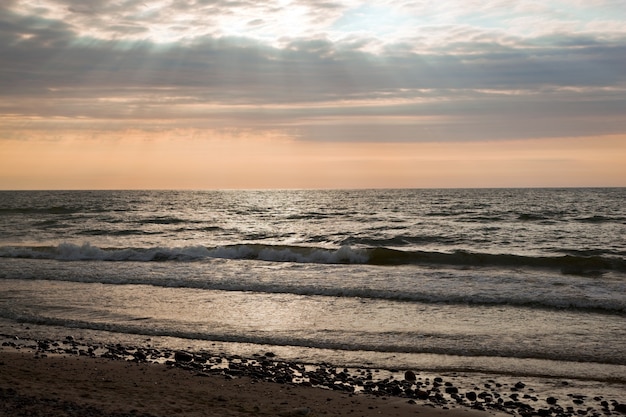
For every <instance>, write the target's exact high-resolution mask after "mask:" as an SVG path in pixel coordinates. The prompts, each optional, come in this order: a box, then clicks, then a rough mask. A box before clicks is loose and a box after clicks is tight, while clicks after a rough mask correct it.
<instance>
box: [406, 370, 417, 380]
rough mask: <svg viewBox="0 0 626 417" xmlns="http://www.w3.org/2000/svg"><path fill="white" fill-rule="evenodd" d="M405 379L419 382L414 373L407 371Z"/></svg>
mask: <svg viewBox="0 0 626 417" xmlns="http://www.w3.org/2000/svg"><path fill="white" fill-rule="evenodd" d="M404 379H406V380H407V381H417V376H416V375H415V372H413V371H406V372H405V373H404Z"/></svg>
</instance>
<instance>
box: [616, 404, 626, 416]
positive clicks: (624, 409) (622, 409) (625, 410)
mask: <svg viewBox="0 0 626 417" xmlns="http://www.w3.org/2000/svg"><path fill="white" fill-rule="evenodd" d="M614 411H617V412H618V413H622V414H626V404H625V403H621V404H620V403H616V404H615V408H614Z"/></svg>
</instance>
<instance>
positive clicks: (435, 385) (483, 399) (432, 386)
mask: <svg viewBox="0 0 626 417" xmlns="http://www.w3.org/2000/svg"><path fill="white" fill-rule="evenodd" d="M34 343H36V344H24V343H23V342H22V343H16V342H13V341H5V342H4V343H3V344H2V345H3V346H12V347H15V348H18V349H19V348H22V347H26V348H31V349H33V350H35V351H36V353H35V354H36V355H38V356H45V355H47V354H72V355H81V356H90V357H102V358H108V359H113V360H127V361H134V362H139V363H143V362H146V363H165V364H166V365H168V366H172V367H178V368H182V369H186V370H190V371H193V372H195V374H196V375H197V376H200V377H201V376H208V375H215V374H220V375H223V376H224V377H226V378H236V377H242V376H246V377H249V378H252V379H253V380H256V381H271V382H276V383H281V384H301V385H305V386H316V387H325V388H328V389H333V390H340V391H345V392H348V393H366V394H371V395H376V396H382V397H404V398H407V399H408V402H410V403H416V400H418V401H420V402H421V403H426V404H431V405H433V406H438V407H443V408H449V407H450V406H454V407H456V406H464V407H470V408H474V409H478V410H496V411H501V412H505V413H508V414H518V415H521V416H523V417H531V416H539V417H574V416H576V417H584V416H588V417H601V416H609V415H614V414H626V403H619V402H618V401H616V400H607V399H605V398H602V397H594V398H592V399H590V398H587V397H585V396H583V395H576V394H569V395H568V396H569V398H568V399H567V400H568V401H567V402H568V403H569V404H573V405H566V406H562V405H560V404H559V402H560V401H559V399H557V398H555V397H547V398H545V399H540V398H539V397H538V396H536V395H534V393H533V391H534V390H533V389H532V388H530V387H526V384H524V383H523V382H518V383H516V384H515V385H514V386H504V385H503V384H499V383H497V382H496V381H494V380H488V381H487V382H486V383H484V384H483V386H482V387H479V386H473V387H471V389H465V390H463V392H462V391H461V390H460V389H459V388H458V387H457V386H455V385H454V384H453V383H452V382H450V381H444V379H443V378H441V377H435V378H432V379H430V378H422V377H420V376H419V375H417V374H416V373H415V372H413V371H410V370H409V371H406V372H404V374H403V376H402V377H394V376H393V375H394V374H400V375H402V373H401V372H400V371H399V370H390V372H389V373H390V375H391V376H390V377H387V378H381V377H378V375H377V374H378V373H379V372H380V371H379V370H376V369H353V370H349V369H347V368H344V369H338V368H336V367H334V366H331V365H328V364H321V365H304V364H299V363H293V362H287V361H280V360H276V358H275V355H274V354H273V353H272V352H266V353H264V354H257V355H254V357H253V358H243V357H241V356H237V355H231V356H216V355H214V354H210V353H206V352H186V351H174V350H160V349H155V348H152V347H131V346H123V345H121V344H101V345H92V346H88V345H85V344H82V343H79V342H78V341H76V340H75V339H74V338H73V337H72V336H68V337H67V338H66V339H65V340H63V341H61V342H55V341H36V342H34Z"/></svg>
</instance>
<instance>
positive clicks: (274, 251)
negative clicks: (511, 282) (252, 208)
mask: <svg viewBox="0 0 626 417" xmlns="http://www.w3.org/2000/svg"><path fill="white" fill-rule="evenodd" d="M0 257H4V258H32V259H53V260H60V261H118V262H121V261H137V262H154V261H156V262H164V261H194V260H200V259H206V258H223V259H249V260H262V261H269V262H295V263H319V264H369V265H379V266H398V265H412V264H414V265H447V266H454V267H529V268H547V269H556V270H560V271H561V272H562V273H564V274H573V275H589V276H593V275H601V274H603V273H604V272H606V271H609V270H614V271H619V272H626V260H625V259H623V258H621V257H615V256H607V255H606V254H605V255H601V254H598V252H594V254H593V255H588V254H586V253H584V252H581V253H573V254H572V253H570V254H566V255H562V256H525V255H515V254H493V253H476V252H469V251H463V250H457V251H454V252H428V251H408V250H407V251H404V250H399V249H391V248H386V247H372V248H353V247H350V246H341V247H339V248H335V249H329V248H320V247H310V246H294V245H267V244H236V245H226V246H218V247H213V248H207V247H204V246H186V247H175V248H168V247H154V248H99V247H96V246H92V245H90V244H89V243H85V244H83V245H76V244H73V243H61V244H59V245H58V246H5V247H0Z"/></svg>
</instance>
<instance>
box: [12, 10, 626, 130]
mask: <svg viewBox="0 0 626 417" xmlns="http://www.w3.org/2000/svg"><path fill="white" fill-rule="evenodd" d="M590 4H591V5H590ZM387 6H388V11H386V12H385V19H383V20H385V21H386V22H387V23H386V24H385V25H381V26H380V27H379V28H377V29H376V30H370V29H368V26H370V27H371V26H372V20H371V19H372V18H373V17H376V16H375V14H376V13H382V12H381V10H382V8H375V7H372V6H367V4H365V3H360V2H356V1H345V2H323V3H318V2H312V1H310V0H301V1H294V2H290V3H282V2H280V3H279V2H260V1H259V2H257V1H253V0H241V1H227V0H212V1H211V0H186V1H171V0H167V1H166V0H159V1H156V0H155V1H139V0H137V1H125V2H120V1H111V2H100V1H82V0H81V1H78V0H41V1H40V2H38V5H37V6H33V5H31V3H30V2H27V1H25V0H12V1H11V2H8V3H4V5H3V6H0V57H1V58H2V62H3V65H2V67H1V68H0V99H1V100H0V117H2V120H4V121H5V122H6V123H5V130H6V129H9V127H6V126H10V128H15V129H17V126H18V125H19V123H21V122H18V121H16V122H15V123H14V122H13V121H14V120H18V119H19V120H29V122H28V123H29V125H30V126H31V127H32V126H35V127H36V126H43V127H45V128H46V129H49V128H51V127H52V126H57V127H59V128H60V127H65V128H69V127H72V126H74V127H76V126H78V127H81V126H86V125H89V126H91V127H94V126H99V128H102V129H106V128H107V127H108V128H111V127H112V126H120V128H121V127H123V126H124V125H125V124H126V123H133V124H135V125H136V126H140V127H141V126H145V127H146V128H148V127H149V126H154V124H155V120H158V121H159V122H158V123H160V124H163V125H167V126H177V125H181V124H187V125H191V126H192V127H197V128H208V127H217V128H228V127H229V126H233V125H236V126H245V127H246V128H250V129H254V128H257V129H266V130H267V129H282V130H283V131H285V132H288V133H289V134H292V135H294V137H297V138H300V139H302V140H305V139H306V140H321V141H327V140H338V141H340V140H343V141H355V140H362V141H377V140H383V139H382V138H384V140H389V141H438V140H480V139H490V138H491V139H493V138H501V139H507V138H518V137H524V136H528V137H545V136H559V135H562V136H572V135H591V134H612V133H619V132H624V131H625V129H626V127H625V122H624V120H626V115H625V114H624V109H625V108H626V30H624V29H623V28H621V29H620V28H617V26H615V25H612V24H611V23H612V22H615V21H616V20H619V16H620V14H619V13H621V14H622V15H623V13H624V12H623V11H618V8H617V6H618V4H616V3H615V2H609V1H599V0H598V1H595V2H592V3H588V2H578V3H576V4H574V6H573V7H569V8H567V7H565V6H566V4H565V3H563V2H557V1H554V2H547V3H541V4H538V3H536V2H532V1H520V2H517V3H516V6H515V7H513V8H512V7H511V6H510V2H508V1H504V0H499V1H494V2H487V3H486V2H467V1H464V2H460V1H452V0H448V1H442V2H438V3H437V4H435V5H433V4H432V2H411V3H410V4H409V3H402V4H401V3H397V4H396V2H389V3H388V4H387V3H386V6H385V7H387ZM620 10H621V9H620ZM581 11H587V12H589V13H590V15H591V16H592V17H593V19H595V20H593V19H588V18H580V17H577V18H576V16H578V14H577V13H580V12H581ZM613 11H614V12H615V13H616V14H614V15H612V14H611V13H610V12H613ZM399 16H408V17H406V18H402V19H400V18H399ZM612 16H613V17H612ZM615 16H617V17H615ZM575 18H576V19H575ZM394 19H399V20H397V21H396V20H394ZM407 19H408V20H407ZM599 19H602V21H604V22H606V28H609V29H607V30H604V31H603V30H602V28H601V27H600V26H599V25H598V21H599ZM394 23H397V24H395V25H394ZM529 28H532V30H530V31H529V30H528V29H529ZM383 29H384V30H383ZM20 118H21V119H20ZM43 127H42V128H43Z"/></svg>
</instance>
